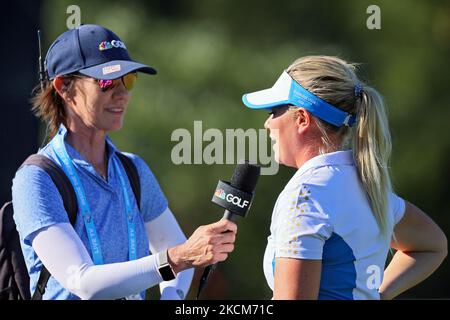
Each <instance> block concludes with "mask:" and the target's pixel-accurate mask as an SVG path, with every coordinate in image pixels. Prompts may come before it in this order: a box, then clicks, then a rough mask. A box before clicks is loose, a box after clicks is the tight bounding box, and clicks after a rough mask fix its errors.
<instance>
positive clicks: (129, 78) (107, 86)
mask: <svg viewBox="0 0 450 320" xmlns="http://www.w3.org/2000/svg"><path fill="white" fill-rule="evenodd" d="M73 76H75V77H77V78H90V77H87V76H85V75H82V74H73ZM91 79H94V80H96V81H97V83H98V86H99V87H100V90H101V91H102V92H106V91H109V90H111V89H114V88H116V87H117V86H118V85H119V84H120V82H122V83H123V85H124V87H125V89H127V91H131V89H133V87H134V84H135V83H136V80H137V72H131V73H128V74H126V75H124V76H122V77H120V78H117V79H112V80H103V79H95V78H91Z"/></svg>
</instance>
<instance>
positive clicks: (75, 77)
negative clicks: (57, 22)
mask: <svg viewBox="0 0 450 320" xmlns="http://www.w3.org/2000/svg"><path fill="white" fill-rule="evenodd" d="M46 67H47V72H48V78H49V79H48V81H46V83H45V84H44V88H43V90H42V91H39V92H38V93H37V95H36V96H35V97H34V101H33V104H34V110H35V111H36V112H37V114H38V115H39V116H41V117H42V118H43V119H44V120H45V121H46V122H47V124H48V126H49V129H50V133H51V137H52V139H51V141H50V142H49V143H48V144H47V145H46V146H45V148H43V149H41V150H40V151H39V153H41V154H43V155H45V156H47V157H49V158H50V159H52V160H53V161H55V162H56V163H57V164H58V165H60V166H61V167H62V168H63V169H64V171H65V172H66V174H67V176H68V177H69V178H70V180H71V183H72V185H73V187H74V189H75V192H76V194H77V199H78V208H79V212H78V216H77V220H76V224H75V226H74V227H72V226H71V224H70V223H69V219H68V216H67V212H66V211H65V209H64V206H63V202H62V198H61V196H60V194H59V193H58V190H57V189H56V187H55V185H54V184H53V182H52V180H51V179H50V177H49V176H48V175H47V174H46V172H45V171H43V170H42V169H40V168H39V167H37V166H34V165H31V166H30V165H29V166H24V167H23V168H21V169H20V170H19V171H18V172H17V173H16V176H15V179H14V181H13V190H12V191H13V205H14V211H15V214H14V218H15V221H16V225H17V228H18V231H19V235H20V238H21V241H22V250H23V253H24V256H25V261H26V264H27V267H28V271H29V274H30V278H31V281H30V284H31V288H30V289H31V292H34V290H35V288H36V283H37V280H38V276H39V273H40V270H41V268H42V265H45V267H46V268H47V269H48V271H49V272H50V274H51V278H50V280H49V281H48V284H47V287H46V291H45V295H44V296H43V298H44V299H118V298H128V299H142V298H144V293H145V289H147V288H149V287H152V286H154V285H156V284H160V289H161V293H162V295H161V298H162V299H183V298H184V297H185V295H186V294H187V292H188V290H189V286H190V283H191V280H192V275H193V269H192V268H193V267H196V266H206V265H209V264H212V263H215V262H217V261H223V260H225V259H226V258H227V254H228V253H229V252H231V251H232V250H233V243H234V240H235V234H236V225H235V224H234V223H232V222H230V221H225V220H224V221H220V222H217V223H214V224H211V225H207V226H202V227H199V228H198V229H197V230H196V231H195V232H194V233H193V235H192V236H191V237H190V238H189V239H187V240H186V237H185V236H184V234H183V232H182V231H181V229H180V227H179V225H178V223H177V221H176V220H175V218H174V216H173V214H172V213H171V211H170V209H169V208H168V203H167V200H166V198H165V196H164V194H163V192H162V191H161V189H160V187H159V184H158V182H157V180H156V179H155V177H154V175H153V173H152V172H151V171H150V169H149V167H148V166H147V164H146V163H145V162H144V161H143V160H142V159H141V158H140V157H138V156H137V155H134V154H127V156H128V157H129V158H130V159H131V160H132V161H133V163H134V165H135V166H136V168H137V170H138V173H139V177H140V184H141V203H140V210H139V209H138V206H137V203H136V199H135V198H134V194H133V191H132V189H131V187H130V184H129V181H128V179H127V176H126V174H125V171H124V168H123V167H122V165H121V162H120V161H119V160H118V157H117V153H118V152H119V151H118V150H117V148H116V147H115V146H114V144H113V143H112V141H111V140H110V139H109V138H108V132H111V131H116V130H119V129H120V128H121V127H122V124H123V119H124V115H125V112H126V111H127V106H128V103H129V100H130V90H131V88H132V86H133V84H134V82H135V81H136V78H137V73H136V72H143V73H148V74H155V73H156V71H155V70H154V69H153V68H151V67H148V66H146V65H143V64H140V63H137V62H135V61H133V60H131V59H130V57H129V55H128V51H127V49H126V46H125V44H124V43H123V42H122V41H121V40H120V39H119V38H118V37H117V35H115V34H114V33H113V32H112V31H110V30H108V29H105V28H103V27H101V26H97V25H83V26H81V27H79V28H77V29H73V30H69V31H66V32H64V33H63V34H61V35H60V36H59V37H58V38H57V39H56V40H55V42H54V43H53V44H52V46H51V47H50V49H49V51H48V53H47V57H46ZM227 231H228V232H227ZM149 247H150V250H151V252H152V254H150V252H149ZM162 270H164V272H162ZM163 280H167V281H163Z"/></svg>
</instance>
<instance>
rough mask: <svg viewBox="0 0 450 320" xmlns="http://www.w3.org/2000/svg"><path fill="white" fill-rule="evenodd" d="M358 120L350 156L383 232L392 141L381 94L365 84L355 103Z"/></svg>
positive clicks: (386, 228) (386, 223) (384, 231)
mask: <svg viewBox="0 0 450 320" xmlns="http://www.w3.org/2000/svg"><path fill="white" fill-rule="evenodd" d="M357 109H358V123H357V126H356V132H355V134H354V135H353V143H352V149H353V157H354V159H355V161H356V165H357V167H358V173H359V177H360V179H361V181H362V185H363V187H364V190H365V191H366V194H367V196H368V198H369V202H370V205H371V207H372V211H373V213H374V215H375V218H376V220H377V222H378V225H379V226H380V230H381V232H382V233H384V234H385V233H386V232H387V231H388V228H389V225H388V219H387V205H388V195H389V192H391V190H392V185H391V179H390V175H389V167H388V165H389V158H390V155H391V149H392V143H391V134H390V131H389V124H388V119H387V115H386V110H385V107H384V102H383V99H382V97H381V95H380V94H379V93H378V92H377V91H376V90H375V89H373V88H371V87H368V86H365V87H364V89H363V91H362V93H361V99H360V102H359V106H358V108H357Z"/></svg>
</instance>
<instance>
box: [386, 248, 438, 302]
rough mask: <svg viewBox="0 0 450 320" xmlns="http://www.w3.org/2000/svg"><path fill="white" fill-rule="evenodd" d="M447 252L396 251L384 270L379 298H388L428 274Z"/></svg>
mask: <svg viewBox="0 0 450 320" xmlns="http://www.w3.org/2000/svg"><path fill="white" fill-rule="evenodd" d="M446 255H447V252H441V251H431V252H403V251H400V250H399V251H397V252H396V253H395V255H394V257H393V259H392V261H391V262H390V263H389V265H388V267H387V268H386V270H385V272H384V279H383V283H382V284H381V286H380V290H379V291H380V298H381V299H383V300H390V299H393V298H395V297H396V296H398V295H399V294H401V293H403V292H405V291H406V290H408V289H410V288H411V287H413V286H415V285H416V284H418V283H420V282H421V281H423V280H424V279H426V278H427V277H428V276H430V275H431V274H432V273H433V272H434V271H435V270H436V269H437V268H438V267H439V265H440V264H441V263H442V261H443V260H444V258H445V256H446Z"/></svg>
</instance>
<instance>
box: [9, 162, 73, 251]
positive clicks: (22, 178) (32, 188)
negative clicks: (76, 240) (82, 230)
mask: <svg viewBox="0 0 450 320" xmlns="http://www.w3.org/2000/svg"><path fill="white" fill-rule="evenodd" d="M12 198H13V206H14V220H15V223H16V226H17V231H18V232H19V235H20V236H21V238H23V239H24V241H25V243H26V244H28V245H31V235H32V234H33V233H34V232H36V231H38V230H40V229H42V228H44V227H49V226H51V225H54V224H57V223H70V221H69V217H68V215H67V212H66V210H65V208H64V204H63V200H62V197H61V195H60V193H59V191H58V189H57V188H56V186H55V184H54V183H53V180H52V179H51V178H50V176H49V175H48V174H47V173H46V172H45V170H43V169H41V168H39V167H38V166H34V165H27V166H24V167H23V168H21V169H20V170H19V171H17V173H16V176H15V177H14V179H13V186H12Z"/></svg>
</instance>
